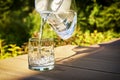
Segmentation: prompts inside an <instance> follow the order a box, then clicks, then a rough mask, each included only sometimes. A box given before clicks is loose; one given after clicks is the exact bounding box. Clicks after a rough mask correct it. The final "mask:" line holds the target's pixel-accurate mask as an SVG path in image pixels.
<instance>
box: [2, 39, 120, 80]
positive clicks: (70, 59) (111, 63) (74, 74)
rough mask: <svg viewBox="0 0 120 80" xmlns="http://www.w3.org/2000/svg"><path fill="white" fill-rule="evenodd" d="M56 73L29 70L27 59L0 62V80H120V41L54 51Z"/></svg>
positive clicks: (58, 48) (25, 56) (11, 59)
mask: <svg viewBox="0 0 120 80" xmlns="http://www.w3.org/2000/svg"><path fill="white" fill-rule="evenodd" d="M55 58H56V64H55V69H54V70H51V71H46V72H39V71H33V70H29V69H28V62H27V55H22V56H18V57H14V58H8V59H4V60H0V80H120V39H118V40H115V41H112V42H109V43H103V44H99V45H96V46H91V47H79V46H72V45H66V46H60V47H57V48H55Z"/></svg>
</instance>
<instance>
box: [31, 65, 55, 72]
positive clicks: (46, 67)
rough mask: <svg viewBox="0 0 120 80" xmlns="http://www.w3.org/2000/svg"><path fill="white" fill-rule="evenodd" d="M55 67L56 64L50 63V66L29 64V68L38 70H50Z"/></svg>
mask: <svg viewBox="0 0 120 80" xmlns="http://www.w3.org/2000/svg"><path fill="white" fill-rule="evenodd" d="M53 68H54V65H50V66H30V65H29V69H31V70H37V71H48V70H52V69H53Z"/></svg>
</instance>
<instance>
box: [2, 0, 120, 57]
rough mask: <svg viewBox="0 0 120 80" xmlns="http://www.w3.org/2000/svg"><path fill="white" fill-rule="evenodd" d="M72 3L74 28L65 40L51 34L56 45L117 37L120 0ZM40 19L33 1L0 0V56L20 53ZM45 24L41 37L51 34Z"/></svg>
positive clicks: (88, 43) (90, 0) (91, 42)
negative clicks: (74, 18)
mask: <svg viewBox="0 0 120 80" xmlns="http://www.w3.org/2000/svg"><path fill="white" fill-rule="evenodd" d="M75 2H76V6H77V7H76V10H77V18H78V20H77V27H76V31H75V33H74V35H73V37H71V38H70V39H68V40H65V41H64V40H62V39H60V38H59V37H58V36H57V35H56V34H55V33H54V37H55V43H56V46H61V45H66V44H72V45H80V46H89V45H92V44H99V43H101V42H104V41H109V40H111V39H113V38H119V37H120V1H119V0H75ZM40 20H41V19H40V15H39V14H38V13H37V12H36V11H35V9H34V0H0V41H1V42H0V45H1V47H0V55H7V56H8V55H12V54H14V55H19V54H21V50H20V52H17V51H18V47H19V48H22V46H23V45H24V43H26V42H27V41H28V38H30V37H31V36H33V34H34V33H36V32H38V31H39V26H40ZM46 26H47V27H46V28H45V31H44V33H45V35H44V36H49V37H50V35H48V32H49V31H50V30H51V29H50V26H49V25H48V24H46ZM11 45H12V46H11ZM13 45H14V46H13ZM9 48H10V49H9ZM11 48H12V49H11ZM25 48H26V47H25ZM10 50H11V51H10ZM12 50H13V51H12ZM25 51H26V49H25Z"/></svg>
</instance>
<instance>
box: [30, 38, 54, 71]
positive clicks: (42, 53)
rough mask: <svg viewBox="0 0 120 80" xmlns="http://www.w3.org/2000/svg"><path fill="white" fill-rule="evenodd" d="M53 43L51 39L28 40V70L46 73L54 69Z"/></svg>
mask: <svg viewBox="0 0 120 80" xmlns="http://www.w3.org/2000/svg"><path fill="white" fill-rule="evenodd" d="M54 61H55V60H54V43H53V39H52V38H46V39H41V41H39V38H30V39H29V44H28V65H29V69H32V70H38V71H46V70H52V69H53V68H54Z"/></svg>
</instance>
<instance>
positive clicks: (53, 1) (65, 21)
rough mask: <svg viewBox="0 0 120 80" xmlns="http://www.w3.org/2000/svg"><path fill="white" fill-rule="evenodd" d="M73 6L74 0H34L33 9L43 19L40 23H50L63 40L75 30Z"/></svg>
mask: <svg viewBox="0 0 120 80" xmlns="http://www.w3.org/2000/svg"><path fill="white" fill-rule="evenodd" d="M75 8H76V7H75V0H35V9H36V10H37V12H39V13H40V15H41V17H42V19H43V24H42V25H44V23H45V22H47V23H48V24H50V25H51V27H52V28H53V30H54V31H55V32H56V33H57V35H58V36H60V38H62V39H64V40H65V39H68V38H70V37H71V36H72V34H73V32H74V30H75V26H76V23H77V13H76V11H75ZM41 27H43V26H41ZM40 29H42V28H40ZM40 31H41V30H40Z"/></svg>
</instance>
